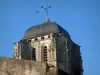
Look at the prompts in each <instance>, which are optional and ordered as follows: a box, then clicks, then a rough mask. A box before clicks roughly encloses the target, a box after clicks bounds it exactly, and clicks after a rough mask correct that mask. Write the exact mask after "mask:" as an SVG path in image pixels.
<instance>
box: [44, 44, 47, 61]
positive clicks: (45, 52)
mask: <svg viewBox="0 0 100 75" xmlns="http://www.w3.org/2000/svg"><path fill="white" fill-rule="evenodd" d="M44 61H47V46H44Z"/></svg>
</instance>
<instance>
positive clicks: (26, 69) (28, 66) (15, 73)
mask: <svg viewBox="0 0 100 75" xmlns="http://www.w3.org/2000/svg"><path fill="white" fill-rule="evenodd" d="M0 75H45V64H44V63H40V62H35V61H29V60H23V59H13V58H5V57H0Z"/></svg>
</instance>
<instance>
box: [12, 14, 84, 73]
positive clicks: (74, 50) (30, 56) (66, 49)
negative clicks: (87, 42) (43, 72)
mask: <svg viewBox="0 0 100 75" xmlns="http://www.w3.org/2000/svg"><path fill="white" fill-rule="evenodd" d="M13 58H15V59H26V60H33V61H38V62H44V63H46V65H47V71H48V70H52V69H53V68H55V69H56V71H55V75H83V67H82V57H81V53H80V46H79V45H78V44H76V43H74V42H73V41H72V39H71V37H70V35H69V33H68V32H67V31H66V30H65V29H64V28H62V27H61V26H60V25H58V24H57V23H56V22H50V20H49V18H48V15H47V16H46V20H45V22H44V23H42V24H39V25H36V26H32V27H30V28H29V29H27V31H26V32H25V35H24V37H23V38H22V39H21V40H20V41H18V42H16V43H15V46H14V51H13Z"/></svg>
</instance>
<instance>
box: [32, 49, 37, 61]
mask: <svg viewBox="0 0 100 75" xmlns="http://www.w3.org/2000/svg"><path fill="white" fill-rule="evenodd" d="M32 60H34V61H36V50H35V48H33V49H32Z"/></svg>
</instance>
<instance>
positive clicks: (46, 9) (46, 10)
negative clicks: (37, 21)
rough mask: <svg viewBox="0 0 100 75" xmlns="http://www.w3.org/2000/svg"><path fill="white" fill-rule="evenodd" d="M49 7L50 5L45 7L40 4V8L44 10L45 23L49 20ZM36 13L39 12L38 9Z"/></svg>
mask: <svg viewBox="0 0 100 75" xmlns="http://www.w3.org/2000/svg"><path fill="white" fill-rule="evenodd" d="M49 8H51V6H47V7H46V8H44V6H41V7H40V9H44V10H45V12H46V19H45V21H44V22H45V23H47V22H50V20H49V17H48V9H49ZM36 13H39V10H38V11H36Z"/></svg>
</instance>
